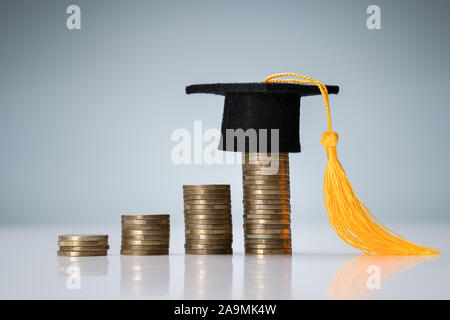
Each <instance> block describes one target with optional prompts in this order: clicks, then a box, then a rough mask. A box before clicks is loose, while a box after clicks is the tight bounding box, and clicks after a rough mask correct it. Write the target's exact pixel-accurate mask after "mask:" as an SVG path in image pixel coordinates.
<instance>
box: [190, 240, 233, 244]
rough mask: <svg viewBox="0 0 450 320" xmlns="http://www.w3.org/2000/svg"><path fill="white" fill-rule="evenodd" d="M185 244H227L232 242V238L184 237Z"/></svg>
mask: <svg viewBox="0 0 450 320" xmlns="http://www.w3.org/2000/svg"><path fill="white" fill-rule="evenodd" d="M185 242H186V244H203V245H205V244H228V245H231V243H233V240H232V239H207V240H205V239H186V241H185Z"/></svg>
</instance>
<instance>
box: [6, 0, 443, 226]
mask: <svg viewBox="0 0 450 320" xmlns="http://www.w3.org/2000/svg"><path fill="white" fill-rule="evenodd" d="M70 4H79V5H80V6H81V10H82V30H79V31H69V30H67V28H66V25H65V20H66V17H67V15H66V13H65V9H66V7H67V6H68V5H70ZM369 4H378V5H379V6H380V7H381V14H382V30H374V31H370V30H368V29H367V28H366V18H367V15H366V8H367V6H368V5H369ZM449 10H450V2H448V1H380V0H377V1H357V0H354V1H331V0H330V1H261V0H260V1H231V0H227V1H194V0H191V1H167V0H165V1H100V0H95V1H94V0H89V1H75V0H72V1H69V0H64V1H63V0H58V1H56V0H54V1H31V0H30V1H22V0H20V1H19V0H14V1H12V0H10V1H1V4H0V222H1V223H28V222H32V223H48V222H71V221H74V222H75V221H77V222H89V221H92V222H94V221H95V222H100V221H104V222H105V223H106V222H117V223H118V221H119V220H117V219H118V217H119V215H120V214H122V213H126V212H128V213H152V212H168V213H170V214H171V215H172V221H173V223H174V224H176V225H182V223H183V222H182V221H183V218H182V194H181V185H182V184H196V183H230V184H231V185H232V201H233V215H234V219H235V223H237V224H240V223H241V221H242V220H241V209H242V207H241V200H242V199H241V192H240V191H241V172H240V168H239V166H238V165H225V166H218V165H210V166H208V165H190V166H187V165H180V166H176V165H174V164H172V163H171V160H170V150H171V148H172V147H173V145H174V143H173V142H171V141H170V134H171V132H172V131H173V130H174V129H176V128H187V129H191V130H192V128H193V121H194V120H203V121H204V127H205V129H206V128H212V127H214V128H218V127H219V126H220V120H221V116H222V105H223V98H222V97H219V96H207V95H194V96H186V95H185V93H184V88H185V86H186V85H187V84H192V83H201V82H219V81H227V82H245V81H262V80H263V79H264V77H265V76H267V75H269V74H271V73H276V72H299V73H303V74H305V75H310V76H312V77H315V78H317V79H319V80H322V81H324V82H326V83H329V84H337V85H339V86H341V93H340V94H339V95H338V96H332V97H331V108H332V116H333V121H334V127H335V130H336V131H338V132H339V134H340V138H341V139H340V144H339V145H338V146H339V150H338V152H339V156H340V159H341V161H342V163H343V165H344V168H345V169H346V171H347V173H348V175H349V178H350V181H351V182H352V183H353V185H354V187H355V188H356V190H357V191H358V193H359V195H360V197H361V198H362V199H363V202H364V203H365V204H366V205H367V206H368V207H369V208H370V209H371V210H372V212H373V213H374V214H375V215H376V216H377V217H378V218H380V219H381V221H383V222H385V223H386V224H387V225H391V226H394V227H395V226H396V225H401V224H402V221H417V220H420V221H423V222H429V221H442V220H444V219H448V217H449V214H448V210H449V209H448V181H450V175H449V170H448V168H449V165H448V162H449V156H450V144H449V142H448V139H449V136H450V127H449V125H448V122H449V115H450V109H449V106H448V102H447V101H448V95H447V94H448V91H449V88H450V83H449V82H450V81H449V69H450V62H449V57H450V44H449V41H448V33H449V30H450V20H449V19H448V12H449ZM325 129H326V119H325V112H324V108H323V104H322V100H321V98H320V97H309V98H305V99H303V101H302V110H301V143H302V153H301V154H294V155H292V157H291V168H292V169H291V188H292V207H293V220H294V222H296V223H302V222H305V221H320V222H326V221H327V216H326V212H325V209H324V207H323V202H322V181H323V180H322V179H323V174H324V169H325V164H326V156H325V152H324V150H323V147H322V146H321V145H320V143H319V140H320V137H321V134H322V132H323V131H324V130H325Z"/></svg>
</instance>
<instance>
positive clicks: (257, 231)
mask: <svg viewBox="0 0 450 320" xmlns="http://www.w3.org/2000/svg"><path fill="white" fill-rule="evenodd" d="M266 226H270V225H266ZM245 232H246V234H247V235H250V234H286V235H287V234H288V235H290V234H291V230H290V229H289V228H285V229H270V228H248V226H247V227H246V228H245Z"/></svg>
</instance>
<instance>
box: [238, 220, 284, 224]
mask: <svg viewBox="0 0 450 320" xmlns="http://www.w3.org/2000/svg"><path fill="white" fill-rule="evenodd" d="M244 223H245V224H247V225H251V224H262V225H265V224H268V225H290V224H291V220H290V219H289V220H281V219H277V220H275V219H271V220H268V219H244Z"/></svg>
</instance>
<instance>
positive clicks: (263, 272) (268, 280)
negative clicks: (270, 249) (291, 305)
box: [244, 255, 292, 299]
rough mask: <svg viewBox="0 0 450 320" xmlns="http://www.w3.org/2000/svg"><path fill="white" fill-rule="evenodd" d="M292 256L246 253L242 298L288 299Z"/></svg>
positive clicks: (289, 296)
mask: <svg viewBox="0 0 450 320" xmlns="http://www.w3.org/2000/svg"><path fill="white" fill-rule="evenodd" d="M291 267H292V257H291V256H289V255H265V256H263V255H246V256H245V260H244V299H290V298H291V269H292V268H291Z"/></svg>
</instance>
